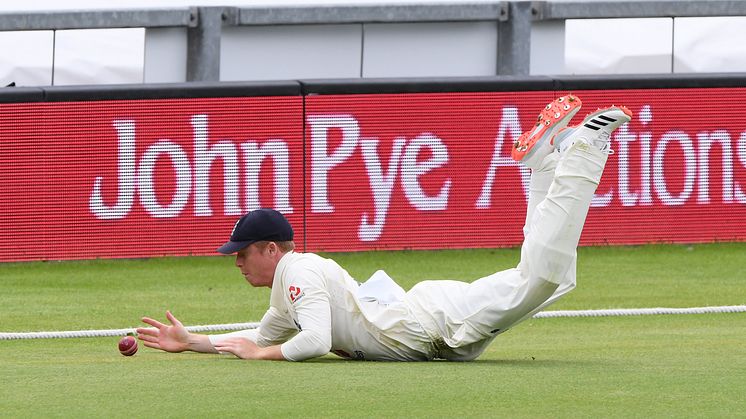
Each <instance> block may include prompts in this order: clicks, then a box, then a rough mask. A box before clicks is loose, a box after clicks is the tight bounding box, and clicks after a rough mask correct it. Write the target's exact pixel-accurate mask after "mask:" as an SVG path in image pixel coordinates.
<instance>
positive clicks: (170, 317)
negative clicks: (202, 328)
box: [166, 310, 183, 326]
mask: <svg viewBox="0 0 746 419" xmlns="http://www.w3.org/2000/svg"><path fill="white" fill-rule="evenodd" d="M166 318H168V321H170V322H171V324H172V325H174V326H183V325H182V324H181V322H180V321H179V319H177V318H176V317H174V315H173V314H171V311H170V310H169V311H166Z"/></svg>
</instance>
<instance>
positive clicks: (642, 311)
mask: <svg viewBox="0 0 746 419" xmlns="http://www.w3.org/2000/svg"><path fill="white" fill-rule="evenodd" d="M710 313H746V305H741V306H717V307H690V308H620V309H609V310H563V311H542V312H539V313H537V314H535V315H534V316H533V317H534V318H536V319H544V318H556V317H611V316H650V315H658V314H710ZM257 327H259V323H229V324H213V325H204V326H187V330H189V331H190V332H220V331H233V330H245V329H256V328H257ZM134 333H135V329H134V328H130V329H109V330H76V331H66V332H22V333H0V340H17V339H54V338H94V337H107V336H126V335H127V334H134Z"/></svg>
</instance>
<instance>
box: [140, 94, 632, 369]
mask: <svg viewBox="0 0 746 419" xmlns="http://www.w3.org/2000/svg"><path fill="white" fill-rule="evenodd" d="M580 106H581V101H580V99H578V98H577V97H575V96H572V95H568V96H563V97H560V98H558V99H556V100H555V101H553V102H551V103H550V104H548V105H547V106H546V108H545V109H544V110H542V112H541V114H540V115H539V118H538V121H537V122H536V125H535V127H532V129H530V130H528V131H527V132H525V133H523V135H522V136H521V137H520V138H519V140H518V141H516V143H515V144H514V145H513V151H512V156H513V158H514V159H516V160H519V161H521V162H523V163H524V164H525V165H526V166H528V167H530V168H531V169H532V173H531V181H530V188H529V199H528V210H527V214H526V222H525V226H524V229H523V230H524V242H523V246H522V248H521V259H520V262H519V263H518V266H516V267H515V268H513V269H508V270H505V271H501V272H497V273H494V274H492V275H489V276H486V277H484V278H481V279H477V280H476V281H474V282H471V283H467V282H460V281H425V282H421V283H419V284H417V285H415V286H414V287H413V288H412V289H411V290H410V291H409V292H404V290H403V289H402V288H401V287H400V286H399V285H397V284H396V283H395V282H394V281H393V280H392V279H391V278H390V277H389V276H388V275H386V274H385V272H383V271H378V272H376V273H375V274H374V275H373V276H372V277H371V278H370V279H369V280H367V281H366V282H365V283H363V284H359V283H358V282H357V281H355V280H354V279H353V278H352V277H351V276H350V275H349V274H348V273H347V271H345V270H344V269H343V268H342V267H340V266H339V265H338V264H337V263H336V262H334V261H333V260H331V259H325V258H322V257H320V256H318V255H315V254H312V253H296V252H294V251H293V249H294V244H293V241H292V240H293V229H292V228H291V226H290V224H289V223H288V221H287V220H286V219H285V217H284V216H283V215H282V214H280V213H279V212H277V211H274V210H271V209H259V210H256V211H252V212H249V213H248V214H246V215H244V216H243V217H242V218H241V219H240V220H238V222H237V223H236V225H235V227H234V228H233V232H232V233H231V236H230V240H229V241H228V242H227V243H225V244H224V245H223V246H221V247H220V248H219V249H218V252H220V253H223V254H234V253H235V254H236V261H235V264H236V266H237V267H238V268H239V269H240V270H241V273H242V274H243V275H244V277H245V278H246V280H247V281H248V282H249V283H250V284H251V285H252V286H254V287H270V288H271V289H272V291H271V296H270V301H269V309H268V310H267V312H266V313H265V314H264V317H263V318H262V320H261V322H260V325H259V327H258V328H257V329H251V330H243V331H238V332H232V333H226V334H218V335H203V334H196V333H190V332H188V331H187V330H186V329H185V328H184V326H183V325H182V324H181V322H180V321H179V320H178V319H176V318H175V317H174V316H173V315H172V314H171V313H170V312H167V313H166V317H167V319H168V321H169V323H170V324H164V323H161V322H159V321H157V320H154V319H151V318H148V317H144V318H143V319H142V320H143V322H144V323H146V324H148V325H150V326H152V327H147V328H139V329H137V333H138V338H139V339H140V340H141V341H142V342H143V343H144V345H145V346H148V347H151V348H156V349H161V350H164V351H168V352H181V351H187V350H189V351H196V352H206V353H224V354H233V355H235V356H237V357H240V358H244V359H267V360H288V361H303V360H306V359H311V358H315V357H319V356H323V355H326V354H327V353H329V352H332V353H335V354H337V355H339V356H341V357H344V358H350V359H360V360H385V361H426V360H432V359H446V360H453V361H469V360H473V359H475V358H477V357H478V356H479V355H480V354H481V353H482V352H483V351H484V350H485V349H486V347H487V346H488V345H489V344H490V342H492V340H493V339H494V338H495V337H496V336H498V335H500V334H501V333H503V332H505V331H506V330H508V329H510V328H511V327H513V326H515V325H516V324H518V323H520V322H521V321H523V320H524V319H526V318H528V317H530V316H531V315H533V314H534V313H536V312H537V311H539V310H541V309H543V308H544V307H546V306H547V305H549V304H551V303H552V302H554V301H556V300H557V299H558V298H559V297H561V296H562V295H564V294H566V293H567V292H569V291H570V290H572V289H573V288H574V287H575V259H576V253H575V251H576V247H577V245H578V240H579V238H580V233H581V230H582V228H583V224H584V222H585V218H586V214H587V213H588V208H589V206H590V202H591V198H592V197H593V193H594V191H595V190H596V187H597V185H598V183H599V181H600V179H601V174H602V172H603V169H604V165H605V163H606V159H607V157H608V155H609V154H610V153H611V150H610V148H609V141H610V139H611V134H612V133H613V132H614V130H615V129H617V128H618V127H619V126H621V125H622V124H624V123H625V122H627V121H629V120H630V119H631V117H632V115H631V112H630V111H629V110H627V109H626V108H624V107H616V106H612V107H609V108H606V109H601V110H598V111H596V112H594V113H592V114H590V115H588V116H587V117H586V118H585V119H584V120H583V122H581V123H580V124H579V125H577V126H574V127H568V123H569V122H570V120H571V119H572V118H573V116H574V115H575V114H576V113H577V112H578V110H579V109H580Z"/></svg>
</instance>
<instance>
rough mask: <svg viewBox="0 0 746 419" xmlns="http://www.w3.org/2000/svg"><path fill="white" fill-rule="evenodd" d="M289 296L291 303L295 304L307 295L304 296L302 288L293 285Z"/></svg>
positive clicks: (289, 289)
mask: <svg viewBox="0 0 746 419" xmlns="http://www.w3.org/2000/svg"><path fill="white" fill-rule="evenodd" d="M288 295H289V296H290V302H291V303H293V304H295V302H296V301H298V300H300V299H301V298H303V296H304V295H305V294H303V290H301V289H300V287H297V286H295V285H291V286H290V288H288Z"/></svg>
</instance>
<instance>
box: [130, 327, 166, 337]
mask: <svg viewBox="0 0 746 419" xmlns="http://www.w3.org/2000/svg"><path fill="white" fill-rule="evenodd" d="M135 332H137V335H138V336H139V335H149V336H158V335H160V334H161V331H160V330H158V329H153V328H150V327H147V328H146V327H138V328H137V329H135Z"/></svg>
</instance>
